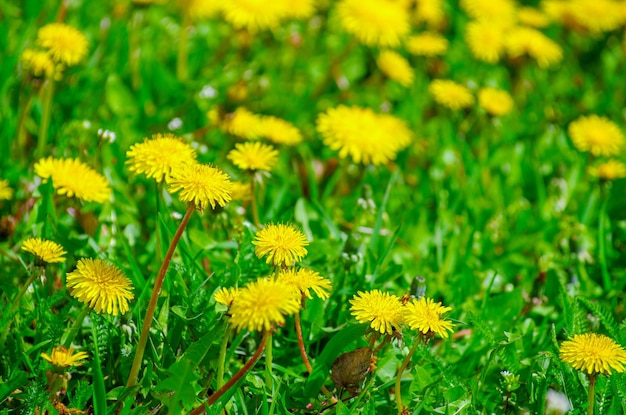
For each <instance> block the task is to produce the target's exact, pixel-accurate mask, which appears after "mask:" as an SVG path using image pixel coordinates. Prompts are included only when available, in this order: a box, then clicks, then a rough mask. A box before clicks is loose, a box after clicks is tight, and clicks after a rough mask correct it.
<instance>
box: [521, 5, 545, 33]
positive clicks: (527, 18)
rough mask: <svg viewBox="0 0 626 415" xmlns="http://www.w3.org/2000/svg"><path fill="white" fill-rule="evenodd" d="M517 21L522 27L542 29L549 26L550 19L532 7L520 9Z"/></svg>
mask: <svg viewBox="0 0 626 415" xmlns="http://www.w3.org/2000/svg"><path fill="white" fill-rule="evenodd" d="M517 19H518V20H519V22H520V23H521V24H523V25H526V26H530V27H536V28H544V27H547V26H548V25H549V24H550V17H548V15H546V14H544V13H543V12H542V11H541V10H538V9H535V8H534V7H520V9H519V10H518V11H517Z"/></svg>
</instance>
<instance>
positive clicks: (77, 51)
mask: <svg viewBox="0 0 626 415" xmlns="http://www.w3.org/2000/svg"><path fill="white" fill-rule="evenodd" d="M37 44H38V45H40V46H42V47H44V48H46V49H47V50H48V52H49V53H50V55H51V56H52V58H53V59H54V60H55V61H57V62H59V63H62V64H65V65H68V66H73V65H76V64H77V63H79V62H80V61H82V60H83V59H85V57H86V56H87V51H88V48H89V43H88V42H87V38H86V37H85V35H84V34H83V33H82V32H80V31H79V30H77V29H75V28H73V27H71V26H68V25H66V24H63V23H50V24H47V25H45V26H43V27H42V28H40V29H39V31H38V32H37Z"/></svg>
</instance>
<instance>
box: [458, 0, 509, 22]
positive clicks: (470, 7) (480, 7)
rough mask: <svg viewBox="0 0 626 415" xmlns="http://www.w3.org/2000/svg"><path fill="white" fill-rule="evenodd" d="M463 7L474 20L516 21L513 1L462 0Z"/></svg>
mask: <svg viewBox="0 0 626 415" xmlns="http://www.w3.org/2000/svg"><path fill="white" fill-rule="evenodd" d="M461 7H462V8H463V10H465V12H466V13H467V14H468V15H469V16H470V17H471V18H473V19H487V20H493V21H498V22H499V23H501V24H502V23H503V22H513V21H514V20H515V12H516V7H515V1H513V0H461Z"/></svg>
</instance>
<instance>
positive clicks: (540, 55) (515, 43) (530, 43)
mask: <svg viewBox="0 0 626 415" xmlns="http://www.w3.org/2000/svg"><path fill="white" fill-rule="evenodd" d="M506 48H507V51H508V54H509V56H510V57H512V58H517V57H519V56H522V55H528V56H530V57H532V58H533V59H535V60H536V61H537V64H538V65H539V67H540V68H547V67H549V66H552V65H555V64H557V63H559V62H560V61H561V59H563V49H561V47H560V46H559V45H558V44H557V43H556V42H554V41H553V40H552V39H550V38H549V37H547V36H546V35H544V34H543V33H541V32H540V31H538V30H537V29H533V28H530V27H522V26H520V27H517V28H515V29H513V30H511V31H509V32H507V35H506Z"/></svg>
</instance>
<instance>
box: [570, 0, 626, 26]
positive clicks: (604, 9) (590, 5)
mask: <svg viewBox="0 0 626 415" xmlns="http://www.w3.org/2000/svg"><path fill="white" fill-rule="evenodd" d="M622 7H623V2H618V1H613V0H571V1H569V2H567V4H566V5H565V10H564V14H565V19H566V20H567V19H568V18H569V19H570V20H573V21H574V22H576V24H578V25H579V26H581V27H583V28H584V29H586V30H588V31H590V32H592V33H600V32H610V31H612V30H615V29H617V28H618V27H620V26H621V25H623V24H624V20H623V14H622V9H621V8H622Z"/></svg>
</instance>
